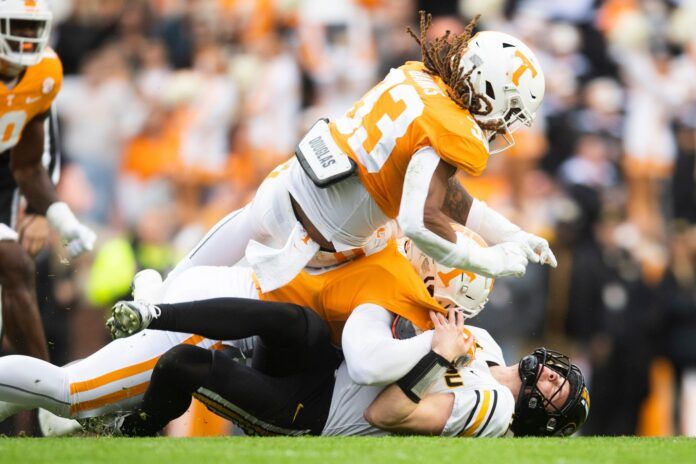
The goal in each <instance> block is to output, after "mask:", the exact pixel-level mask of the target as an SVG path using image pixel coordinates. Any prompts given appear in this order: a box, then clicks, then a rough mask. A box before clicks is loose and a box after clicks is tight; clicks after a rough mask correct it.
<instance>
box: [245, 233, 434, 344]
mask: <svg viewBox="0 0 696 464" xmlns="http://www.w3.org/2000/svg"><path fill="white" fill-rule="evenodd" d="M257 287H258V286H257ZM259 296H260V298H261V299H262V300H267V301H279V302H285V303H294V304H297V305H300V306H305V307H308V308H311V309H312V310H314V311H315V312H316V313H317V314H319V315H320V316H321V318H322V319H324V320H325V321H326V322H327V324H328V325H329V328H330V330H331V339H332V341H333V342H334V343H336V344H340V342H341V333H342V332H343V326H344V325H345V323H346V320H347V319H348V316H350V313H351V312H353V310H354V309H355V308H357V307H358V306H360V305H361V304H366V303H372V304H376V305H379V306H382V307H383V308H385V309H387V310H389V311H391V312H393V313H395V314H398V315H400V316H403V317H405V318H407V319H409V320H410V321H411V322H413V323H414V324H416V325H417V326H418V327H420V328H421V329H428V328H430V327H431V321H430V317H429V315H428V311H429V310H433V311H440V312H443V311H444V310H443V309H442V308H441V307H440V306H439V305H438V304H437V301H435V300H434V299H433V297H432V296H430V294H429V293H428V290H427V289H426V287H425V285H424V284H423V281H422V280H421V278H420V276H419V275H418V274H417V273H416V271H415V270H414V269H413V267H412V266H411V263H409V262H408V260H407V259H406V258H405V257H404V256H403V255H401V254H400V253H399V251H398V250H397V247H396V243H395V242H394V241H393V240H392V241H391V242H390V243H389V245H387V247H386V248H385V249H384V250H382V251H380V252H379V253H375V254H373V255H369V256H365V257H362V258H360V259H359V260H356V261H355V262H353V263H351V264H349V265H347V266H343V267H340V268H338V269H334V270H331V271H328V272H325V273H323V274H319V275H311V274H309V273H307V272H306V271H302V272H301V273H300V274H298V276H297V277H295V278H294V279H293V280H292V282H290V283H289V284H287V285H285V286H284V287H281V288H279V289H277V290H273V291H271V292H268V293H261V292H259Z"/></svg>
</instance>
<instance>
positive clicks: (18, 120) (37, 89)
mask: <svg viewBox="0 0 696 464" xmlns="http://www.w3.org/2000/svg"><path fill="white" fill-rule="evenodd" d="M62 83H63V65H62V64H61V62H60V59H59V58H58V55H56V53H55V52H54V51H53V50H51V49H50V48H47V49H46V50H45V51H44V55H43V58H42V59H41V61H39V63H38V64H35V65H34V66H30V67H28V68H27V70H26V72H25V74H24V77H22V79H21V80H20V81H19V82H18V83H17V85H16V86H15V87H13V88H12V89H8V88H7V86H5V85H1V86H0V114H1V116H0V136H1V138H0V152H2V153H4V152H5V151H7V150H9V149H10V148H12V147H14V146H15V145H16V144H17V142H19V138H20V137H21V135H22V131H23V130H24V126H25V125H26V123H27V122H29V121H31V120H32V119H34V117H36V116H38V115H40V114H44V113H46V112H47V111H48V110H49V109H50V108H51V104H53V100H54V99H55V98H56V95H58V92H59V91H60V87H61V85H62Z"/></svg>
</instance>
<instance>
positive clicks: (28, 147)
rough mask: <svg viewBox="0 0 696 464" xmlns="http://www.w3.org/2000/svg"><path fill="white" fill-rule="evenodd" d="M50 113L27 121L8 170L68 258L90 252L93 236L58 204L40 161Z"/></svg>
mask: <svg viewBox="0 0 696 464" xmlns="http://www.w3.org/2000/svg"><path fill="white" fill-rule="evenodd" d="M48 115H49V112H46V113H43V114H41V115H38V116H36V117H35V118H34V119H32V120H31V121H29V122H28V123H27V124H26V126H25V127H24V130H23V132H22V137H21V138H20V139H19V142H18V143H17V145H15V147H14V148H13V149H12V152H11V159H10V167H11V169H12V175H13V176H14V178H15V180H16V182H17V185H18V186H19V189H20V191H21V192H22V194H23V195H24V196H25V197H26V199H27V201H28V202H29V204H30V205H31V207H32V208H33V210H34V211H36V212H38V213H40V214H42V215H45V216H46V219H48V222H49V224H50V225H51V227H53V228H54V229H55V230H56V231H57V232H58V233H59V234H60V236H61V238H62V239H63V240H64V242H65V243H66V246H67V248H68V253H69V254H70V256H73V257H74V256H77V255H79V254H81V253H83V252H85V251H87V250H91V249H92V246H93V245H94V241H95V239H96V236H95V235H94V232H92V231H91V230H90V229H88V228H87V227H85V226H84V225H82V224H81V223H80V222H79V221H78V220H77V218H76V217H75V215H74V214H73V213H72V211H71V210H70V208H69V207H68V205H67V204H65V203H63V202H61V201H58V195H57V193H56V189H55V187H54V185H53V183H52V182H51V179H50V177H49V174H48V171H47V170H46V168H45V167H44V166H43V164H42V162H41V158H42V155H43V151H44V143H45V139H44V136H45V133H44V121H45V119H46V117H47V116H48Z"/></svg>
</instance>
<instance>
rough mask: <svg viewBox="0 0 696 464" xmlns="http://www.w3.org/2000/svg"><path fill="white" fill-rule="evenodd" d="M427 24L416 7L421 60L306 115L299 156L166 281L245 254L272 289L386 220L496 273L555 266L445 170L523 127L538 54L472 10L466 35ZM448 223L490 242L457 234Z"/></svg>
mask: <svg viewBox="0 0 696 464" xmlns="http://www.w3.org/2000/svg"><path fill="white" fill-rule="evenodd" d="M429 23H430V17H429V16H427V17H426V16H425V14H422V16H421V35H420V38H419V39H418V38H416V40H418V42H419V44H420V45H421V48H422V60H423V62H409V63H406V64H405V65H403V66H401V67H399V68H397V69H393V70H392V71H391V72H390V73H389V74H388V75H387V77H386V78H385V79H384V80H383V81H382V82H381V83H379V84H378V85H377V86H375V87H374V88H373V89H372V90H370V91H369V92H368V93H367V94H366V95H365V96H364V97H363V98H362V99H361V100H360V101H358V102H357V103H356V104H355V105H354V106H353V108H352V109H351V110H349V111H348V113H347V114H346V115H345V116H344V117H342V118H339V119H337V120H335V121H331V122H327V121H325V120H322V121H319V122H317V124H316V125H315V126H314V127H313V128H312V129H311V130H310V131H309V132H308V134H307V135H306V136H305V137H304V138H303V139H302V141H301V142H300V144H299V145H298V149H297V151H296V159H293V160H291V161H290V162H288V163H285V164H283V165H281V166H280V167H278V168H277V169H276V170H275V171H274V172H272V173H271V174H270V175H269V176H268V178H267V179H266V180H265V181H264V182H263V184H262V185H261V186H260V187H259V189H258V191H257V193H256V196H255V198H254V200H253V201H252V202H251V203H250V204H249V205H247V206H246V207H245V208H243V209H241V210H238V211H235V212H233V213H231V214H230V215H228V216H227V217H226V218H224V219H223V220H222V221H220V222H219V223H218V224H217V225H216V226H215V227H214V228H213V229H212V230H211V232H210V233H209V234H208V235H207V236H206V237H205V238H204V239H203V240H202V241H201V242H200V244H199V245H198V246H197V247H196V248H195V249H194V250H193V251H192V252H191V253H190V254H189V256H188V257H187V258H186V259H184V260H183V261H182V262H181V263H180V264H179V265H178V266H177V267H176V269H175V270H174V271H173V272H172V273H171V274H170V278H174V277H175V276H176V275H178V274H179V273H181V272H183V271H184V270H185V269H187V268H188V267H191V266H197V265H233V264H234V263H236V262H237V261H239V260H240V259H241V258H242V257H246V259H247V260H248V262H249V263H250V264H251V266H252V268H253V269H254V271H255V273H256V276H257V278H258V281H259V285H260V288H261V290H262V291H263V292H270V291H273V290H274V289H277V288H279V287H281V286H282V285H285V284H286V283H288V282H290V281H291V280H292V279H293V278H294V277H295V276H296V275H297V274H298V273H299V272H300V271H301V270H302V269H303V268H305V267H306V266H310V267H323V266H326V265H327V264H335V263H336V262H341V261H345V260H350V259H353V258H355V257H359V256H363V255H365V254H370V253H371V252H373V250H372V249H371V245H370V244H368V243H367V241H368V239H369V237H370V236H371V234H372V233H373V232H374V231H375V230H376V229H378V228H379V227H380V226H382V225H383V224H385V223H386V222H387V221H388V220H390V219H398V222H399V225H400V226H401V228H402V229H403V231H404V233H405V234H406V236H408V237H409V238H411V239H412V240H413V241H414V243H416V244H417V245H418V247H419V248H420V249H421V250H423V251H424V253H425V254H427V255H428V256H431V257H433V258H434V259H435V260H436V261H437V262H439V263H441V264H444V265H446V266H448V267H454V268H458V269H469V270H473V271H475V272H477V273H479V274H482V275H487V276H500V275H509V274H514V275H521V274H523V273H524V272H525V269H526V265H527V262H528V260H531V261H532V262H542V263H548V264H550V265H552V266H555V265H556V260H555V257H554V256H553V253H552V252H551V249H550V248H549V245H548V243H547V242H546V240H544V239H542V238H540V237H537V236H534V235H532V234H529V233H527V232H524V231H522V230H521V229H520V228H519V227H517V226H516V225H514V224H512V223H511V222H510V221H508V220H507V219H506V218H504V217H503V216H501V215H500V214H498V213H496V212H495V211H493V210H491V209H490V208H488V207H487V206H486V205H485V203H482V202H479V201H476V200H474V199H473V198H472V197H471V196H470V195H469V194H468V193H467V192H466V191H465V190H464V189H463V187H462V186H461V185H460V184H459V182H458V180H457V179H456V178H455V177H454V175H455V173H456V171H457V170H461V171H463V172H466V173H467V174H470V175H474V176H476V175H479V174H481V172H482V171H483V170H484V169H485V167H486V164H487V162H488V158H489V156H490V154H491V153H495V152H497V151H500V150H496V149H491V148H490V146H489V145H490V144H491V143H493V142H494V141H495V140H500V138H501V137H502V138H503V139H504V140H505V141H506V144H507V146H509V145H510V144H512V143H513V139H512V132H514V130H515V129H517V128H518V127H519V126H521V125H531V124H532V121H533V119H534V115H535V113H536V111H537V109H538V108H539V106H540V105H541V102H542V100H543V97H544V77H543V73H542V71H541V68H540V66H539V63H538V60H537V59H536V57H535V56H534V54H533V53H532V51H531V50H530V49H529V48H528V47H527V46H526V45H524V44H523V43H522V42H521V41H519V40H518V39H515V38H514V37H511V36H509V35H507V34H503V33H499V32H492V31H486V32H481V33H479V34H476V35H475V36H473V37H471V33H472V30H473V28H474V25H475V20H474V21H472V22H471V23H470V24H469V25H468V26H467V28H466V30H465V32H464V33H463V34H461V35H458V36H455V37H452V38H451V37H450V36H449V34H447V35H446V36H444V37H440V38H438V39H436V40H435V41H434V42H432V43H430V42H428V41H427V40H426V39H425V33H426V30H427V29H428V26H429ZM414 37H415V36H414ZM498 136H501V137H498ZM502 148H505V147H502ZM451 220H454V221H455V222H457V223H459V224H462V225H466V226H467V227H469V228H470V229H472V230H474V231H475V232H477V233H479V234H480V235H481V236H482V237H483V238H484V239H485V240H486V241H487V242H488V243H489V244H492V245H493V246H491V247H489V248H481V247H479V246H478V245H477V244H476V243H475V242H473V241H472V240H470V239H469V238H468V237H466V236H464V235H461V234H457V233H456V231H454V230H453V229H452V227H451V226H450V221H451ZM231 237H233V238H234V240H231V239H230V238H231Z"/></svg>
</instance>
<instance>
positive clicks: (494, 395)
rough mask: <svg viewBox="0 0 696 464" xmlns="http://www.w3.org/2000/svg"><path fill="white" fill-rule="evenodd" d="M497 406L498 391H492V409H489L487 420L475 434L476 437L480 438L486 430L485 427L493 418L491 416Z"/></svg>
mask: <svg viewBox="0 0 696 464" xmlns="http://www.w3.org/2000/svg"><path fill="white" fill-rule="evenodd" d="M497 405H498V390H493V407H492V408H491V412H490V414H488V419H486V422H484V424H483V427H481V429H480V430H479V431H478V433H477V434H476V436H477V437H480V436H481V434H482V433H483V431H484V430H486V427H488V424H489V423H490V422H491V419H492V418H493V414H495V407H496V406H497Z"/></svg>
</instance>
